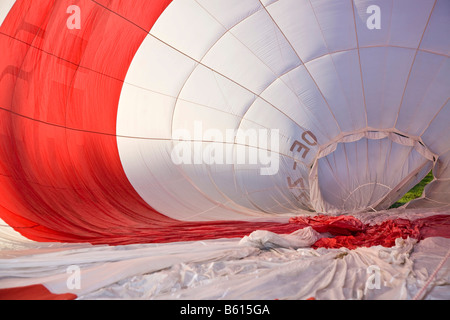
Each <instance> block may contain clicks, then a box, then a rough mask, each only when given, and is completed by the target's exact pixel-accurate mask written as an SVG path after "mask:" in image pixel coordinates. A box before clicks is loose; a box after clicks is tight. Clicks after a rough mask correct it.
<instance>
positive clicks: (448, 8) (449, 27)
mask: <svg viewBox="0 0 450 320" xmlns="http://www.w3.org/2000/svg"><path fill="white" fill-rule="evenodd" d="M449 33H450V3H449V2H448V1H447V0H437V2H436V5H435V8H434V10H433V13H432V15H431V18H430V22H429V23H428V27H427V30H426V31H425V34H424V36H423V39H422V42H421V44H420V48H421V49H423V50H430V51H432V52H437V53H440V54H445V55H447V56H448V55H449V54H450V36H449Z"/></svg>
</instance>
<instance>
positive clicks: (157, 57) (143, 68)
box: [122, 36, 196, 111]
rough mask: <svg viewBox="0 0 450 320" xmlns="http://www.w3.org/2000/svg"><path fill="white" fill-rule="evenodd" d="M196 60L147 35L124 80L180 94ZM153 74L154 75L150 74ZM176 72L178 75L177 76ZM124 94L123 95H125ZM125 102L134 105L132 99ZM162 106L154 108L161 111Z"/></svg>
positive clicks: (151, 88)
mask: <svg viewBox="0 0 450 320" xmlns="http://www.w3.org/2000/svg"><path fill="white" fill-rule="evenodd" d="M195 66H196V62H195V61H193V60H192V59H189V58H188V57H186V56H185V55H183V54H182V53H180V52H178V51H176V50H174V49H172V48H170V47H169V46H167V45H165V44H164V43H162V42H161V41H159V40H157V39H155V38H153V37H151V36H147V37H146V38H145V39H144V41H143V42H142V44H141V46H140V47H139V50H138V51H137V53H136V55H135V56H134V58H133V61H132V62H131V65H130V69H131V70H133V72H128V73H127V77H126V80H125V82H126V83H129V84H133V85H135V86H137V87H141V88H143V89H148V90H151V91H154V92H157V93H161V94H165V95H169V96H172V97H177V95H178V93H179V91H180V90H181V88H182V86H183V84H184V82H185V81H186V79H187V77H188V76H189V74H190V73H191V72H192V70H194V67H195ZM149 74H151V75H152V76H149ZM174 74H176V75H177V76H176V77H174ZM122 96H123V95H122ZM124 103H127V104H130V105H133V103H134V102H133V100H130V101H126V102H124ZM158 109H159V108H153V110H154V111H158Z"/></svg>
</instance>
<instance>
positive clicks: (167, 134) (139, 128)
mask: <svg viewBox="0 0 450 320" xmlns="http://www.w3.org/2000/svg"><path fill="white" fill-rule="evenodd" d="M122 96H126V97H127V98H128V99H129V100H130V101H132V104H133V108H128V109H122V108H119V110H118V114H117V117H118V118H120V119H121V121H120V122H118V124H117V127H116V132H117V135H119V136H127V137H141V138H149V137H151V138H152V139H153V138H156V139H171V137H172V132H171V130H170V129H171V126H170V123H171V121H172V114H173V108H174V105H175V102H176V99H175V98H174V97H171V96H168V95H164V94H161V93H156V92H153V91H149V90H143V89H142V88H141V87H137V86H135V85H131V84H128V83H124V85H123V87H122ZM155 112H156V116H155ZM142 123H145V124H146V125H145V126H143V125H142Z"/></svg>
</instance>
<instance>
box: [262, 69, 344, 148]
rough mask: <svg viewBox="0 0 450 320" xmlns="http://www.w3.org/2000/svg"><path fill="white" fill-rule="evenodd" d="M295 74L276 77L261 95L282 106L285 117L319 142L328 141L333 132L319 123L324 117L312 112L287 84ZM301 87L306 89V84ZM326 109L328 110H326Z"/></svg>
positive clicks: (332, 123)
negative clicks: (312, 134) (311, 133)
mask: <svg viewBox="0 0 450 320" xmlns="http://www.w3.org/2000/svg"><path fill="white" fill-rule="evenodd" d="M295 74H298V73H297V72H294V71H292V72H290V73H288V74H286V75H284V76H283V77H282V78H281V79H277V80H276V81H275V82H274V83H272V84H271V85H270V86H269V87H268V88H267V89H266V90H265V91H264V92H263V93H262V94H261V97H262V98H263V99H265V100H266V101H268V102H269V103H270V104H272V105H274V106H282V107H283V108H282V110H283V112H284V113H285V114H286V116H287V117H289V118H290V119H292V120H293V121H294V122H295V123H297V124H298V126H299V127H300V128H304V130H305V131H311V132H313V133H314V135H315V136H316V137H317V140H318V141H319V142H325V141H328V140H329V138H330V137H332V136H333V133H329V129H328V128H326V127H324V126H323V125H321V124H320V123H319V119H323V118H324V117H323V118H320V117H319V114H318V112H316V113H315V114H314V113H312V112H311V110H310V109H309V108H308V107H307V106H306V105H305V103H304V102H303V101H302V100H301V98H300V95H297V92H295V91H294V88H292V87H289V86H288V82H290V78H291V77H295ZM315 88H316V87H313V88H312V89H313V90H314V89H315ZM302 89H303V90H304V89H306V86H305V87H303V88H302ZM325 107H326V106H325ZM326 111H327V112H328V110H326ZM328 113H329V112H328ZM329 120H330V122H331V125H335V122H334V120H333V118H332V117H331V116H330V119H329ZM334 134H336V133H334Z"/></svg>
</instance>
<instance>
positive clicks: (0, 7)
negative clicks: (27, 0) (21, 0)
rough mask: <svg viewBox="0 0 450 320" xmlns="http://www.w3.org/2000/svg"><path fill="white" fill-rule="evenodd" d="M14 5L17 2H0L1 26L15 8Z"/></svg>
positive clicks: (14, 0)
mask: <svg viewBox="0 0 450 320" xmlns="http://www.w3.org/2000/svg"><path fill="white" fill-rule="evenodd" d="M14 3H16V0H2V1H1V2H0V26H1V25H2V23H3V21H4V20H5V18H6V16H7V15H8V13H9V11H10V10H11V8H12V7H13V5H14Z"/></svg>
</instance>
